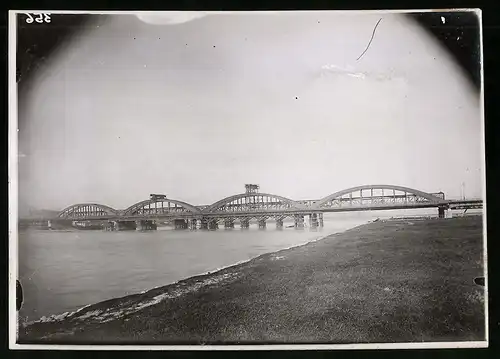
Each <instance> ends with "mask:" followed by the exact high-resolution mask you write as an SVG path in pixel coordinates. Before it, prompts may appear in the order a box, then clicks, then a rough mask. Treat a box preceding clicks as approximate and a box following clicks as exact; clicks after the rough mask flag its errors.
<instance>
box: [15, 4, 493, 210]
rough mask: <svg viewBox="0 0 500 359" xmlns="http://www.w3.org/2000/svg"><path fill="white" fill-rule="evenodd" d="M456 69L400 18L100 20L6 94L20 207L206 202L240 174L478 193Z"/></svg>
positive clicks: (477, 164)
mask: <svg viewBox="0 0 500 359" xmlns="http://www.w3.org/2000/svg"><path fill="white" fill-rule="evenodd" d="M379 19H382V20H381V21H380V23H379V25H378V27H377V29H376V32H375V35H374V37H373V41H372V42H371V44H370V46H369V48H368V49H367V51H366V52H365V54H364V55H363V56H362V57H361V58H360V59H359V60H357V59H358V57H359V56H360V55H361V53H362V52H363V51H364V50H365V48H366V47H367V45H368V43H369V41H370V38H371V35H372V32H373V29H374V27H375V24H376V23H377V21H378V20H379ZM461 71H462V70H461V69H460V68H459V67H458V65H456V64H455V63H454V61H453V59H452V58H451V57H450V56H449V55H448V54H447V53H446V52H445V51H444V50H442V49H441V48H440V47H439V46H438V45H437V43H436V42H435V41H434V40H433V39H431V38H430V37H429V36H428V35H427V34H426V33H425V32H424V30H422V29H420V28H419V27H417V26H416V25H415V24H413V23H412V22H410V20H408V19H407V18H405V17H402V16H401V15H394V14H392V15H391V14H373V13H372V14H359V13H358V14H348V15H347V14H345V13H344V14H338V13H332V12H294V13H286V14H285V13H268V14H203V13H192V14H186V13H181V14H178V13H170V14H167V15H163V16H160V15H147V14H146V15H142V16H140V17H138V16H135V15H113V16H107V17H106V18H103V17H101V18H100V19H99V21H96V22H92V23H91V24H90V25H88V26H87V28H85V29H84V31H82V32H81V33H79V34H78V35H77V36H76V37H75V38H73V39H72V40H71V42H70V43H68V44H67V45H66V46H64V47H63V48H61V50H60V51H59V52H58V53H57V55H56V56H55V57H54V58H53V60H52V61H51V62H50V64H49V65H48V66H47V67H46V68H45V69H44V71H42V72H41V73H39V74H38V77H37V78H36V79H35V80H34V82H33V85H32V87H31V89H30V92H29V95H28V96H25V97H23V98H20V100H19V121H20V122H21V121H23V123H24V124H25V126H23V128H22V131H20V132H19V205H20V212H21V213H22V212H23V211H25V210H27V209H28V208H37V209H53V210H59V209H62V208H64V207H67V206H69V205H71V204H74V203H84V202H93V203H102V204H106V205H109V206H111V207H114V208H118V209H120V208H126V207H128V206H129V205H131V204H133V203H136V202H139V201H141V200H144V199H147V198H148V197H149V194H150V193H163V194H166V195H167V196H168V197H170V198H173V199H177V200H182V201H185V202H188V203H192V204H195V205H202V204H211V203H214V202H216V201H218V200H219V199H221V198H224V197H227V196H230V195H233V194H237V193H242V192H244V184H245V183H256V184H259V185H260V186H261V191H262V192H265V193H273V194H277V195H281V196H284V197H288V198H291V199H297V200H298V199H319V198H322V197H325V196H327V195H329V194H331V193H334V192H337V191H339V190H342V189H345V188H349V187H354V186H359V185H364V184H394V185H401V186H406V187H411V188H416V189H419V190H422V191H425V192H437V191H443V192H445V194H446V196H447V197H448V198H453V197H460V196H461V195H462V191H463V192H464V194H465V195H466V197H468V198H472V197H475V198H480V197H481V196H482V183H483V180H482V171H483V168H482V163H483V157H482V156H483V152H482V151H483V149H482V117H481V112H480V101H479V96H478V94H477V93H475V92H474V89H473V88H472V86H471V85H470V84H469V83H468V81H467V78H466V77H465V74H463V73H462V72H461Z"/></svg>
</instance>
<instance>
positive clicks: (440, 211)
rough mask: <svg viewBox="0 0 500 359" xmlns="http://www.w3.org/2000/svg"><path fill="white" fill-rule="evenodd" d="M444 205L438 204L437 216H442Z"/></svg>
mask: <svg viewBox="0 0 500 359" xmlns="http://www.w3.org/2000/svg"><path fill="white" fill-rule="evenodd" d="M445 210H446V207H445V206H439V207H438V216H439V218H444V214H445Z"/></svg>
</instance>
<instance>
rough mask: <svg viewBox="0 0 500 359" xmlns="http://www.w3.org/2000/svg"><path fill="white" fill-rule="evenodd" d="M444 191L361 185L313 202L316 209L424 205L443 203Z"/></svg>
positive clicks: (444, 201)
mask: <svg viewBox="0 0 500 359" xmlns="http://www.w3.org/2000/svg"><path fill="white" fill-rule="evenodd" d="M445 203H447V201H446V200H445V198H444V193H442V192H439V193H426V192H423V191H420V190H417V189H414V188H409V187H402V186H394V185H382V184H381V185H363V186H357V187H351V188H347V189H344V190H342V191H338V192H335V193H332V194H330V195H328V196H326V197H324V198H322V199H320V200H319V201H316V202H315V203H313V208H315V209H318V210H328V209H342V208H351V209H356V208H377V209H378V208H381V209H383V208H385V207H398V208H399V207H408V208H411V207H426V206H429V205H430V206H438V205H440V204H445Z"/></svg>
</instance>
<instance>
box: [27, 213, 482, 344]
mask: <svg viewBox="0 0 500 359" xmlns="http://www.w3.org/2000/svg"><path fill="white" fill-rule="evenodd" d="M482 273H483V265H482V218H481V217H480V216H471V217H462V218H453V219H446V220H437V219H434V220H429V219H425V220H424V219H422V220H417V219H406V220H405V219H399V220H391V221H387V220H384V221H377V222H373V223H369V224H366V225H362V226H358V227H355V228H353V229H350V230H347V231H345V232H342V233H337V234H333V235H330V236H327V237H325V238H323V239H321V240H319V241H315V242H310V243H308V244H305V245H302V246H299V247H293V248H291V249H285V250H281V251H278V252H274V253H268V254H264V255H261V256H259V257H257V258H254V259H252V260H250V261H248V262H244V263H241V264H237V265H234V266H231V267H227V268H224V269H221V270H219V271H217V272H213V273H209V274H205V275H200V276H196V277H191V278H188V279H185V280H181V281H179V282H177V283H174V284H170V285H166V286H163V287H158V288H155V289H152V290H149V291H147V292H145V293H140V294H134V295H129V296H126V297H123V298H116V299H111V300H107V301H104V302H100V303H96V304H93V305H89V306H87V307H84V308H81V309H80V310H79V311H77V312H74V313H66V314H63V315H59V316H53V317H51V318H49V320H42V321H39V322H36V323H33V324H31V325H28V326H27V327H21V328H19V336H18V343H26V344H28V343H33V344H35V343H37V344H38V343H39V344H42V343H47V344H48V343H57V344H77V343H78V344H87V343H88V344H139V343H140V344H221V343H255V342H261V343H262V342H265V343H292V342H293V343H297V342H299V343H300V342H303V343H311V342H312V343H360V342H375V341H376V342H395V341H396V342H398V341H400V342H415V341H417V342H420V341H456V340H483V339H484V335H485V333H484V288H482V287H478V286H477V285H475V284H474V283H473V278H474V277H477V276H481V275H483V274H482Z"/></svg>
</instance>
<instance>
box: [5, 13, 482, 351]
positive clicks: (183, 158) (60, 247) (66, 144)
mask: <svg viewBox="0 0 500 359" xmlns="http://www.w3.org/2000/svg"><path fill="white" fill-rule="evenodd" d="M8 55H9V93H10V94H9V216H10V217H9V226H10V237H9V250H10V252H9V255H10V256H9V270H10V277H9V290H10V293H9V300H10V301H9V318H10V327H9V335H10V347H11V348H12V349H44V348H48V349H50V348H64V349H90V348H93V347H95V346H98V347H99V348H102V349H107V348H108V349H113V348H114V349H120V348H143V349H155V348H156V349H172V350H176V349H194V350H197V349H205V350H207V349H214V350H217V349H224V348H228V347H231V348H239V349H259V348H266V349H271V350H272V349H288V348H290V349H314V348H323V349H329V348H332V349H338V348H352V349H355V348H396V347H397V348H456V347H487V346H488V319H487V318H488V303H487V293H488V288H487V278H488V275H487V253H486V252H487V251H486V241H487V238H486V215H485V213H486V195H485V194H486V188H485V187H486V184H485V183H486V181H485V149H484V110H483V73H482V28H481V11H480V10H477V9H463V10H460V9H458V10H457V9H453V10H439V11H431V10H414V11H409V10H404V11H403V10H401V11H396V10H391V11H388V10H384V11H382V10H377V11H326V10H325V11H245V12H242V11H240V12H238V11H213V12H211V11H207V12H202V11H156V12H147V11H143V12H132V11H123V12H120V11H100V12H96V11H72V12H71V11H51V12H48V11H36V10H33V11H29V12H26V11H10V13H9V54H8Z"/></svg>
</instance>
